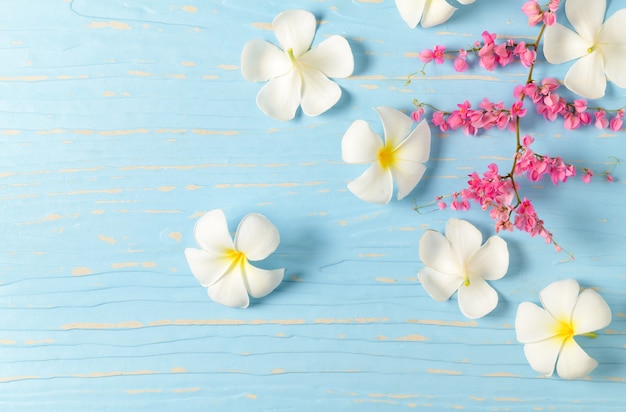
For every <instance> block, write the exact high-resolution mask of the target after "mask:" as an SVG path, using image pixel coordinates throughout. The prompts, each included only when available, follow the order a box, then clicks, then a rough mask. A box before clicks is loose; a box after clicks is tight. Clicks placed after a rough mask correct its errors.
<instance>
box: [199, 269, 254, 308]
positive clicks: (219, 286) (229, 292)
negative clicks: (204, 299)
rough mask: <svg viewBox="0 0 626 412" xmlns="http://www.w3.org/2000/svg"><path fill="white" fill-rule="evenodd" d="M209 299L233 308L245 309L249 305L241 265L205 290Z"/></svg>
mask: <svg viewBox="0 0 626 412" xmlns="http://www.w3.org/2000/svg"><path fill="white" fill-rule="evenodd" d="M207 291H208V294H209V297H210V298H211V299H212V300H214V301H215V302H217V303H220V304H222V305H224V306H230V307H233V308H247V307H248V305H249V304H250V298H249V297H248V291H247V290H246V287H245V285H244V283H243V273H242V271H241V265H237V266H235V267H233V269H232V270H230V271H229V272H228V273H227V274H226V275H224V276H223V277H222V278H221V279H220V280H219V282H215V283H214V284H212V285H211V286H209V287H208V289H207Z"/></svg>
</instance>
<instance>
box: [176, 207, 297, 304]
mask: <svg viewBox="0 0 626 412" xmlns="http://www.w3.org/2000/svg"><path fill="white" fill-rule="evenodd" d="M194 236H195V239H196V243H198V245H199V246H200V247H201V248H202V249H194V248H188V249H185V256H186V257H187V262H188V263H189V267H190V268H191V272H192V273H193V275H194V276H195V277H196V279H198V281H199V282H200V284H201V285H202V286H204V287H207V288H208V293H209V296H210V297H211V299H213V300H214V301H215V302H217V303H221V304H222V305H226V306H231V307H239V308H245V307H247V306H248V305H249V304H250V299H249V297H248V294H249V295H250V296H252V297H255V298H261V297H263V296H265V295H267V294H269V293H270V292H272V291H273V290H274V289H276V287H277V286H278V285H279V284H280V282H282V280H283V276H284V272H285V269H275V270H265V269H260V268H257V267H255V266H252V265H251V264H250V263H249V262H248V260H252V261H258V260H262V259H265V258H266V257H268V256H269V255H270V254H271V253H272V252H274V251H275V250H276V248H277V247H278V244H279V243H280V236H279V234H278V230H277V229H276V226H274V225H273V224H272V223H271V222H270V221H269V220H268V219H267V218H266V217H265V216H263V215H260V214H258V213H250V214H248V215H246V216H244V218H243V219H242V220H241V222H240V223H239V227H238V228H237V232H236V233H235V241H234V242H233V239H232V238H231V235H230V232H229V231H228V223H227V222H226V216H225V215H224V212H223V211H222V210H221V209H215V210H212V211H210V212H208V213H206V214H205V215H203V216H202V217H201V218H200V219H198V222H197V223H196V226H195V229H194Z"/></svg>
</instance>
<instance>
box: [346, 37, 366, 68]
mask: <svg viewBox="0 0 626 412" xmlns="http://www.w3.org/2000/svg"><path fill="white" fill-rule="evenodd" d="M346 40H348V44H349V45H350V48H351V49H352V56H353V57H354V72H353V73H352V76H361V75H363V74H364V73H367V70H368V68H369V67H368V66H369V63H370V60H371V59H370V58H369V56H368V55H367V53H366V50H365V47H363V43H361V42H358V41H355V40H353V39H350V38H347V39H346Z"/></svg>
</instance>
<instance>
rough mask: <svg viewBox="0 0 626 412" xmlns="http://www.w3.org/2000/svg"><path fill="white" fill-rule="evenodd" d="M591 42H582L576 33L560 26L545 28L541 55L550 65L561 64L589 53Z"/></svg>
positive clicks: (554, 25)
mask: <svg viewBox="0 0 626 412" xmlns="http://www.w3.org/2000/svg"><path fill="white" fill-rule="evenodd" d="M592 45H593V42H590V41H586V40H583V38H582V37H580V35H579V34H578V33H575V32H573V31H572V30H570V29H568V28H567V27H565V26H563V25H562V24H559V23H557V24H553V25H552V26H547V27H546V31H545V35H544V40H543V54H544V55H545V57H546V60H547V61H548V62H550V63H552V64H561V63H565V62H567V61H570V60H574V59H577V58H579V57H582V56H584V55H586V54H587V53H589V51H588V49H589V48H590V47H591V46H592Z"/></svg>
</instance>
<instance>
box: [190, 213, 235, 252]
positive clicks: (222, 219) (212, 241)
mask: <svg viewBox="0 0 626 412" xmlns="http://www.w3.org/2000/svg"><path fill="white" fill-rule="evenodd" d="M194 237H195V239H196V242H197V243H198V245H199V246H200V247H202V249H204V250H205V251H206V252H208V253H211V254H213V255H216V256H221V255H222V254H224V252H225V251H228V250H230V249H232V248H233V247H234V244H233V240H232V238H231V236H230V232H229V231H228V223H227V222H226V215H224V212H223V211H222V210H221V209H214V210H211V211H210V212H207V213H205V214H204V215H203V216H202V217H201V218H200V219H198V221H197V222H196V226H195V228H194Z"/></svg>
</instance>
